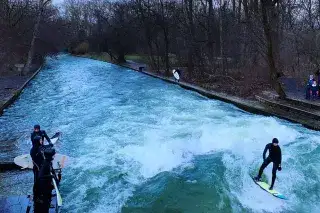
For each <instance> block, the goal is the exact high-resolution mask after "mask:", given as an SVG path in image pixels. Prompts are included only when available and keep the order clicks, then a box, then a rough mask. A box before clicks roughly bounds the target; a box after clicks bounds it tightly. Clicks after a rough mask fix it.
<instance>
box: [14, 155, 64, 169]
mask: <svg viewBox="0 0 320 213" xmlns="http://www.w3.org/2000/svg"><path fill="white" fill-rule="evenodd" d="M13 162H14V163H15V164H16V165H18V166H21V167H22V168H23V169H32V168H33V163H32V158H31V156H30V154H24V155H19V156H17V157H15V158H14V160H13ZM68 164H69V157H68V156H66V155H62V154H55V155H54V158H53V161H52V167H53V169H63V168H64V167H66V166H67V165H68Z"/></svg>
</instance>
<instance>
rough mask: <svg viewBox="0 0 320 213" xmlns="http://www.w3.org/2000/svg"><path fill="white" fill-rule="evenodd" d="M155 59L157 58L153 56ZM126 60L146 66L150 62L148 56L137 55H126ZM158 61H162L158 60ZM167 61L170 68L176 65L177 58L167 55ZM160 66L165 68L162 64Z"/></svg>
mask: <svg viewBox="0 0 320 213" xmlns="http://www.w3.org/2000/svg"><path fill="white" fill-rule="evenodd" d="M154 57H155V59H156V60H157V58H156V57H157V56H154ZM125 59H126V60H131V61H134V62H137V63H144V64H148V63H149V62H150V59H149V56H148V55H139V54H132V55H126V56H125ZM160 60H162V59H161V58H160ZM169 61H170V64H171V66H175V65H177V64H178V59H177V56H176V55H174V54H171V53H170V54H169ZM161 66H165V65H164V64H161Z"/></svg>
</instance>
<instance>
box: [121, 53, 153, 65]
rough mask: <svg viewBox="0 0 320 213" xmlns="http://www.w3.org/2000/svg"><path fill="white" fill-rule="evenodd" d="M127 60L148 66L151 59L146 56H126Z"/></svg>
mask: <svg viewBox="0 0 320 213" xmlns="http://www.w3.org/2000/svg"><path fill="white" fill-rule="evenodd" d="M125 59H126V60H131V61H134V62H137V63H143V64H147V63H148V62H149V57H148V56H146V55H126V56H125Z"/></svg>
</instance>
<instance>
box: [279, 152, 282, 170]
mask: <svg viewBox="0 0 320 213" xmlns="http://www.w3.org/2000/svg"><path fill="white" fill-rule="evenodd" d="M281 160H282V153H281V148H280V147H279V167H281Z"/></svg>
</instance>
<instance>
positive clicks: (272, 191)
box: [251, 177, 287, 200]
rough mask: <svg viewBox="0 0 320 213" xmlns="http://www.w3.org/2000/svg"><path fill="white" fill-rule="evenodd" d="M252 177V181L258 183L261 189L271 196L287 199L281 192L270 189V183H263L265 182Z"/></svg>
mask: <svg viewBox="0 0 320 213" xmlns="http://www.w3.org/2000/svg"><path fill="white" fill-rule="evenodd" d="M251 178H252V179H253V181H254V182H255V183H256V184H257V185H258V186H260V187H261V188H262V189H263V190H265V191H266V192H268V193H270V194H272V195H273V196H275V197H277V198H280V199H284V200H287V198H286V197H285V196H284V195H283V194H281V193H280V192H278V191H276V190H274V189H273V190H270V189H269V188H270V185H269V184H267V183H265V182H262V181H255V180H254V178H253V177H251Z"/></svg>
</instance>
